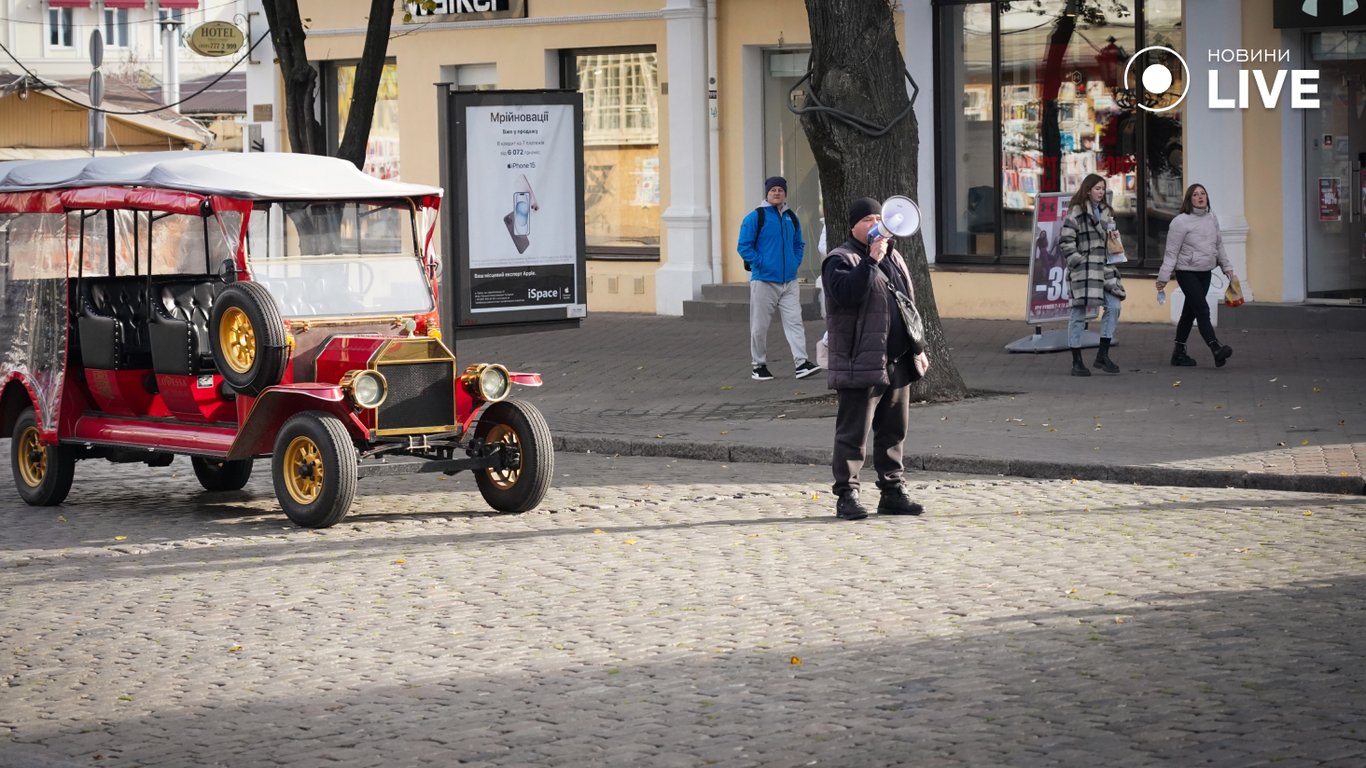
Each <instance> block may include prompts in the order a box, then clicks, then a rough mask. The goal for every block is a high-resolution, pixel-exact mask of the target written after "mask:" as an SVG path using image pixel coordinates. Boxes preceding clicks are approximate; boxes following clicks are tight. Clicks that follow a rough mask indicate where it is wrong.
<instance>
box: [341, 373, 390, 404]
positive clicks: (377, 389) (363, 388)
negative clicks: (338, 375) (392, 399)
mask: <svg viewBox="0 0 1366 768" xmlns="http://www.w3.org/2000/svg"><path fill="white" fill-rule="evenodd" d="M341 386H342V389H344V390H346V396H347V397H348V398H350V399H351V402H352V403H354V404H355V405H356V406H357V407H359V408H378V407H379V406H380V403H383V402H384V398H385V397H387V396H388V395H389V382H387V381H385V379H384V374H382V373H380V372H379V371H372V370H369V369H364V370H358V371H347V372H346V373H345V374H344V375H343V376H342V379H341Z"/></svg>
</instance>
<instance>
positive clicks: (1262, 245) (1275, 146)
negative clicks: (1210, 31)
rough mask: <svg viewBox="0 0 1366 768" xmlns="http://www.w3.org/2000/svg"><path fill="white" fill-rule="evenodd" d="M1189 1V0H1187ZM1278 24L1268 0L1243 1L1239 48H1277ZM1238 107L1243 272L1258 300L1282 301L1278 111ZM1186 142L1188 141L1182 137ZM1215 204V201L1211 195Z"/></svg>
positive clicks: (1255, 105)
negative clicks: (1244, 249)
mask: <svg viewBox="0 0 1366 768" xmlns="http://www.w3.org/2000/svg"><path fill="white" fill-rule="evenodd" d="M1187 2H1189V0H1187ZM1281 47H1282V46H1281V35H1280V30H1277V29H1275V28H1274V27H1273V26H1272V19H1271V3H1243V48H1244V49H1246V50H1250V51H1263V50H1265V51H1274V50H1278V49H1280V48H1281ZM1252 103H1253V106H1250V107H1249V108H1248V109H1247V110H1245V111H1244V112H1243V174H1244V176H1243V204H1244V209H1245V212H1246V214H1247V221H1248V233H1247V278H1248V281H1249V282H1250V283H1251V285H1252V286H1253V289H1254V290H1255V291H1256V297H1257V298H1258V299H1259V300H1262V301H1285V279H1284V270H1283V267H1284V258H1285V257H1284V254H1283V253H1282V247H1281V245H1282V242H1283V238H1284V236H1285V226H1284V222H1285V214H1284V208H1285V204H1286V203H1287V202H1289V201H1285V200H1283V199H1282V195H1281V176H1282V174H1283V164H1284V163H1286V162H1291V163H1297V162H1302V160H1301V159H1300V158H1298V157H1289V158H1288V157H1286V155H1285V148H1284V146H1283V145H1282V140H1281V115H1280V113H1279V112H1277V111H1276V110H1273V109H1267V108H1266V107H1264V106H1262V103H1261V100H1259V99H1255V98H1254V99H1252ZM1186 146H1190V142H1189V141H1187V142H1186ZM1214 202H1215V203H1216V205H1217V201H1214Z"/></svg>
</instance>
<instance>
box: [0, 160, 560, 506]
mask: <svg viewBox="0 0 1366 768" xmlns="http://www.w3.org/2000/svg"><path fill="white" fill-rule="evenodd" d="M440 202H441V190H440V189H438V188H435V187H428V186H423V185H418V184H406V183H399V182H389V181H380V180H378V179H374V178H371V177H369V176H366V175H364V174H362V173H361V172H360V171H358V170H356V168H355V167H354V166H352V165H351V164H350V163H347V162H345V161H342V160H338V159H335V158H327V157H317V156H311V155H298V154H280V153H253V154H236V153H226V152H154V153H148V154H142V155H132V156H127V157H108V158H79V159H72V160H57V161H14V162H7V163H0V428H3V429H5V430H7V431H9V432H10V434H12V435H13V439H12V443H11V448H10V461H11V464H12V467H13V470H14V482H15V486H16V487H17V488H18V491H19V495H20V496H22V497H23V499H24V500H25V501H26V502H28V503H29V504H33V505H38V506H49V505H55V504H60V503H62V502H63V501H64V500H65V498H66V496H67V493H68V492H69V491H70V489H71V485H72V482H73V478H74V473H75V465H76V462H77V461H78V460H81V459H96V458H99V459H106V460H109V461H114V462H130V463H145V464H148V465H150V466H164V465H166V464H169V463H170V462H171V461H172V460H173V458H174V457H175V455H177V454H180V455H185V456H189V457H190V461H191V463H192V465H193V467H194V472H195V476H196V477H197V478H198V479H199V482H200V484H201V485H203V487H204V488H205V489H207V490H209V491H228V490H237V489H240V488H242V487H243V486H244V485H245V484H246V483H247V480H248V479H249V478H250V476H251V472H252V466H253V461H254V460H255V459H258V458H265V457H269V459H270V468H271V475H272V478H273V480H274V485H275V494H276V496H277V497H278V498H279V501H280V506H281V507H283V509H284V511H285V514H286V515H288V516H289V519H290V520H293V521H294V522H295V523H297V524H298V525H301V526H306V527H310V528H325V527H328V526H331V525H336V524H337V523H338V522H340V521H341V520H342V519H343V518H344V517H345V516H346V514H347V512H348V511H349V510H350V508H351V503H352V500H353V498H354V496H355V491H356V483H357V480H358V479H360V478H362V477H367V476H370V475H380V474H399V473H406V472H444V473H447V474H453V473H455V472H459V471H462V470H470V471H472V472H474V475H475V479H476V481H477V484H478V487H479V490H480V492H481V493H482V495H483V497H484V499H485V500H486V501H487V502H488V504H489V505H490V506H492V507H493V508H494V509H497V510H500V511H505V512H523V511H526V510H529V509H532V508H534V507H535V506H536V505H537V504H539V503H540V501H541V500H542V498H543V497H544V496H545V493H546V491H547V489H548V488H549V486H550V479H551V476H552V474H553V469H554V452H553V449H552V446H551V440H550V430H549V428H548V427H547V426H546V423H545V419H544V418H543V417H542V416H541V414H540V412H539V411H538V410H537V409H536V408H535V407H534V406H533V405H531V404H530V403H528V402H525V401H522V400H515V399H509V395H510V394H511V390H512V387H513V385H515V384H521V385H530V386H539V385H540V383H541V382H540V377H539V375H537V374H531V373H511V372H509V371H508V369H507V368H505V367H504V366H502V365H499V364H498V363H477V364H474V365H467V366H465V367H463V368H461V367H460V365H459V364H457V362H456V357H455V355H454V354H453V353H452V352H451V350H450V349H449V348H448V347H447V346H446V344H444V343H443V341H442V336H441V331H440V321H439V312H438V306H439V302H438V286H439V283H438V280H437V277H438V274H439V271H440V262H439V260H438V257H437V255H436V253H435V252H434V245H433V233H434V230H435V227H436V211H437V208H438V206H439V205H440Z"/></svg>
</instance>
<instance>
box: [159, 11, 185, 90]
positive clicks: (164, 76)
mask: <svg viewBox="0 0 1366 768" xmlns="http://www.w3.org/2000/svg"><path fill="white" fill-rule="evenodd" d="M160 23H161V103H162V104H165V105H166V106H168V107H171V109H173V110H175V111H177V112H179V111H180V107H179V105H177V104H176V103H177V102H179V101H180V49H179V47H178V46H177V45H176V41H177V40H178V39H179V37H180V26H181V21H180V19H177V18H174V17H172V16H170V15H167V16H166V18H164V19H162V20H161V22H160Z"/></svg>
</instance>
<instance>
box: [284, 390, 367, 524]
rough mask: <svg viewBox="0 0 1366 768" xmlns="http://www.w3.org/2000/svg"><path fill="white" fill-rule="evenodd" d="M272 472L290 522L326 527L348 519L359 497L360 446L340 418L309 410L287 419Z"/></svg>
mask: <svg viewBox="0 0 1366 768" xmlns="http://www.w3.org/2000/svg"><path fill="white" fill-rule="evenodd" d="M271 474H272V475H273V479H274V481H275V495H276V497H277V498H279V500H280V506H281V507H282V508H283V509H284V510H285V514H286V515H288V516H289V519H290V520H293V521H294V523H295V524H296V525H300V526H303V527H304V528H328V527H331V526H334V525H336V524H337V523H340V522H341V521H342V518H344V517H346V513H347V512H349V511H350V510H351V502H352V500H353V499H355V497H356V480H357V476H358V474H359V472H358V464H357V456H356V446H355V444H354V443H353V442H351V435H350V434H348V433H347V431H346V427H345V426H343V425H342V423H341V420H340V419H338V418H337V417H336V416H333V415H331V414H328V413H323V412H321V411H305V412H303V413H300V414H298V415H296V416H293V417H292V418H290V420H289V421H286V422H285V425H284V427H283V428H281V429H280V434H279V435H278V436H277V437H276V438H275V455H274V456H272V457H271Z"/></svg>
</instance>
